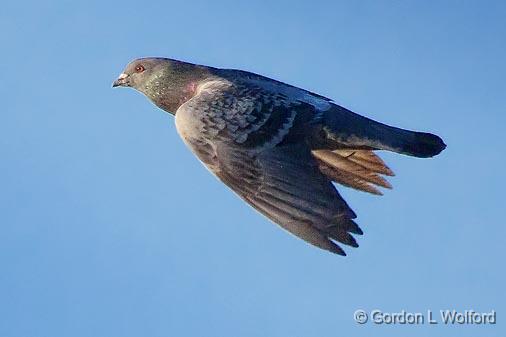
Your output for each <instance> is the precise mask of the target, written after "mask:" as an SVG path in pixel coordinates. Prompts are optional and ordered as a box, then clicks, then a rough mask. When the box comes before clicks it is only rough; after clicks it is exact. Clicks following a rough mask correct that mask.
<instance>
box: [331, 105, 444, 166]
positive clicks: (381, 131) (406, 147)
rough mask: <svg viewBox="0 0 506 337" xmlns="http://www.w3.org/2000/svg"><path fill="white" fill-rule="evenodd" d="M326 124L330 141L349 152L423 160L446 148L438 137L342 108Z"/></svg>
mask: <svg viewBox="0 0 506 337" xmlns="http://www.w3.org/2000/svg"><path fill="white" fill-rule="evenodd" d="M323 123H324V127H323V130H324V131H325V132H326V135H327V138H328V139H329V140H330V141H332V142H335V143H338V144H342V145H344V146H347V147H350V148H370V149H374V150H389V151H393V152H397V153H402V154H406V155H409V156H414V157H420V158H428V157H433V156H435V155H438V154H439V153H440V152H441V151H443V150H444V149H445V148H446V144H445V143H444V142H443V140H442V139H441V138H440V137H438V136H436V135H433V134H431V133H425V132H416V131H410V130H404V129H400V128H396V127H393V126H389V125H385V124H382V123H379V122H376V121H373V120H372V119H369V118H366V117H363V116H360V115H357V114H355V113H354V112H351V111H350V110H348V109H345V108H343V107H341V106H339V105H333V107H332V108H331V109H329V110H328V111H326V112H325V115H324V119H323Z"/></svg>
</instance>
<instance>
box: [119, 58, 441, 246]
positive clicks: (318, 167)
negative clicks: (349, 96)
mask: <svg viewBox="0 0 506 337" xmlns="http://www.w3.org/2000/svg"><path fill="white" fill-rule="evenodd" d="M113 87H132V88H134V89H136V90H138V91H140V92H141V93H143V94H144V95H145V96H147V97H148V98H149V99H150V100H151V101H152V102H153V103H154V104H155V105H156V106H158V107H160V108H161V109H162V110H164V111H167V112H168V113H170V114H172V115H174V116H175V119H176V128H177V131H178V133H179V135H180V136H181V138H182V139H183V141H184V142H185V143H186V145H187V146H188V147H189V148H190V149H191V150H192V151H193V153H194V154H195V155H196V156H197V157H198V158H199V159H200V160H201V161H202V163H203V164H204V165H205V166H206V167H207V168H208V169H209V170H210V171H211V172H212V173H213V174H215V175H216V176H217V177H218V178H219V179H220V180H221V181H222V182H223V183H225V184H226V185H227V186H228V187H230V188H231V189H232V190H233V191H234V192H235V193H237V195H239V196H240V197H241V198H242V199H243V200H244V201H246V202H247V203H248V204H250V205H251V206H253V207H254V208H255V209H257V210H258V211H259V212H260V213H262V214H263V215H265V216H266V217H267V218H269V219H270V220H272V221H273V222H275V223H277V224H278V225H280V226H281V227H282V228H284V229H285V230H287V231H289V232H290V233H292V234H294V235H296V236H298V237H299V238H301V239H303V240H305V241H307V242H308V243H310V244H313V245H315V246H317V247H319V248H322V249H325V250H328V251H330V252H333V253H336V254H340V255H346V254H345V252H344V251H343V249H342V248H341V247H340V246H339V245H338V243H342V244H345V245H349V246H352V247H357V246H358V245H357V242H356V241H355V239H354V237H353V236H352V235H351V234H358V235H361V234H363V233H362V230H361V229H360V227H359V226H358V225H357V224H356V223H355V222H354V221H353V219H355V218H356V215H355V213H354V212H353V210H352V209H351V208H350V207H349V206H348V204H347V203H346V201H344V199H343V198H342V197H341V196H340V195H339V193H338V191H337V190H336V188H335V186H334V184H332V182H335V183H337V184H340V185H343V186H348V187H351V188H354V189H357V190H361V191H365V192H369V193H372V194H381V192H380V190H379V189H378V187H385V188H391V185H390V184H389V183H388V182H387V181H386V180H385V178H384V177H383V176H393V175H394V173H393V172H392V171H391V170H390V169H389V168H388V167H387V166H386V165H385V163H384V162H383V161H382V160H381V159H380V158H379V157H378V156H377V155H376V154H375V152H374V151H376V150H388V151H393V152H397V153H401V154H405V155H409V156H414V157H420V158H427V157H432V156H435V155H437V154H439V153H440V152H441V151H442V150H443V149H444V148H445V147H446V145H445V144H444V142H443V141H442V139H441V138H439V137H438V136H436V135H433V134H430V133H424V132H415V131H409V130H403V129H399V128H396V127H392V126H388V125H385V124H382V123H379V122H376V121H373V120H371V119H369V118H366V117H363V116H360V115H357V114H355V113H353V112H351V111H350V110H347V109H345V108H343V107H341V106H339V105H337V104H335V103H334V102H333V101H332V100H331V99H329V98H326V97H323V96H320V95H318V94H315V93H312V92H309V91H306V90H303V89H300V88H297V87H294V86H291V85H289V84H285V83H282V82H279V81H276V80H273V79H270V78H267V77H264V76H261V75H257V74H253V73H250V72H246V71H241V70H231V69H218V68H213V67H207V66H202V65H196V64H191V63H186V62H182V61H177V60H172V59H167V58H141V59H137V60H134V61H132V62H131V63H130V64H128V65H127V67H126V68H125V70H124V71H123V73H122V74H121V75H120V76H119V77H118V79H117V80H116V81H115V82H114V83H113Z"/></svg>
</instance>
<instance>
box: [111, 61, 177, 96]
mask: <svg viewBox="0 0 506 337" xmlns="http://www.w3.org/2000/svg"><path fill="white" fill-rule="evenodd" d="M169 67H170V60H168V59H163V58H154V57H150V58H140V59H136V60H133V61H132V62H130V63H129V64H128V65H127V66H126V67H125V69H124V70H123V72H122V73H121V74H120V75H119V76H118V78H117V79H116V80H115V81H114V82H113V84H112V86H113V88H114V87H132V88H134V89H137V90H139V91H141V92H144V90H145V89H146V87H147V88H149V84H150V83H151V82H152V80H153V79H155V78H161V77H163V75H164V74H166V70H167V69H168V68H169Z"/></svg>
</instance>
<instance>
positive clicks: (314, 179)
mask: <svg viewBox="0 0 506 337" xmlns="http://www.w3.org/2000/svg"><path fill="white" fill-rule="evenodd" d="M215 163H216V164H217V165H216V166H215V170H214V172H215V174H216V175H217V176H218V178H219V179H220V180H221V181H223V182H224V183H225V184H226V185H228V186H229V187H230V188H231V189H232V190H233V191H234V192H236V193H237V194H238V195H239V196H240V197H241V198H242V199H244V200H245V201H246V202H247V203H249V204H250V205H251V206H253V207H254V208H255V209H257V210H258V211H260V212H261V213H262V214H264V215H265V216H266V217H268V218H269V219H271V220H272V221H274V222H275V223H277V224H278V225H280V226H281V227H283V228H284V229H286V230H287V231H289V232H291V233H292V234H294V235H296V236H298V237H300V238H301V239H303V240H305V241H307V242H309V243H311V244H313V245H315V246H317V247H320V248H323V249H326V250H329V251H331V252H333V253H337V254H341V255H346V254H345V253H344V251H343V250H342V249H341V248H340V247H339V246H338V245H337V244H336V243H335V242H334V241H337V242H340V243H344V244H346V245H350V246H353V247H358V245H357V243H356V241H355V239H354V238H353V237H352V236H351V235H350V233H355V234H362V231H361V229H360V228H359V227H358V225H357V224H356V223H355V222H354V221H353V220H352V219H354V218H355V217H356V215H355V213H354V212H353V211H352V210H351V209H350V207H349V206H348V205H347V204H346V202H345V201H344V200H343V199H342V198H341V196H340V195H339V193H338V192H337V190H336V189H335V187H334V186H333V185H332V183H331V182H330V180H329V179H328V178H327V177H325V176H324V175H323V174H322V173H321V172H320V170H319V168H318V165H317V163H316V161H315V160H314V158H313V157H312V155H311V153H310V151H309V149H308V148H307V146H306V145H305V144H287V145H282V146H275V147H273V148H270V149H265V150H264V151H262V152H260V153H258V154H257V155H255V156H251V154H250V153H249V152H247V151H244V150H242V149H240V148H238V147H237V146H230V145H227V144H225V143H221V144H218V145H217V147H216V157H215Z"/></svg>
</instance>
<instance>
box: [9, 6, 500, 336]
mask: <svg viewBox="0 0 506 337" xmlns="http://www.w3.org/2000/svg"><path fill="white" fill-rule="evenodd" d="M505 17H506V6H505V3H504V2H503V1H439V2H436V1H361V2H355V1H335V2H334V1H328V2H325V1H323V2H317V1H307V2H301V1H300V2H295V1H278V2H275V3H272V2H267V1H256V2H252V1H249V2H237V1H212V2H204V1H148V2H145V3H142V2H139V1H129V0H124V1H121V2H117V3H113V2H99V1H86V2H81V3H76V2H74V1H47V2H46V1H43V2H41V1H30V0H29V1H26V2H23V3H21V2H16V3H14V2H13V1H8V2H6V3H3V4H2V11H0V45H1V46H2V51H1V53H0V55H1V56H0V60H1V61H2V62H1V67H2V68H1V80H0V97H1V100H2V108H1V114H0V155H1V161H0V163H1V165H0V186H1V189H0V266H1V272H0V336H3V337H25V336H30V337H44V336H48V337H57V336H74V337H79V336H107V337H110V336H122V337H128V336H301V337H302V336H305V337H307V336H342V335H346V336H349V335H351V336H353V335H366V334H368V335H375V336H405V335H406V334H410V335H412V336H425V335H428V334H431V335H434V334H439V335H442V334H444V335H455V336H456V335H458V336H475V335H480V336H504V333H505V328H504V322H502V321H503V317H504V314H505V313H506V306H505V303H506V298H505V292H504V284H506V273H505V271H504V256H505V248H504V242H505V241H504V240H505V239H504V238H505V236H506V231H505V223H504V220H503V218H504V188H505V187H506V186H505V184H504V173H503V172H504V166H505V164H506V162H505V159H504V148H505V146H506V136H505V135H504V127H505V126H506V103H505V99H504V98H505V93H506V85H505V83H506V81H505V78H506V66H505V60H506V47H505V43H504V41H505V39H506V20H504V18H505ZM140 56H166V57H173V58H178V59H182V60H186V61H191V62H196V63H202V64H208V65H213V66H218V67H229V68H240V69H245V70H250V71H254V72H258V73H261V74H264V75H267V76H270V77H274V78H276V79H279V80H282V81H285V82H288V83H291V84H294V85H297V86H301V87H303V88H306V89H309V90H312V91H315V92H318V93H320V94H323V95H326V96H328V97H331V98H333V99H335V100H336V102H338V103H340V104H342V105H344V106H346V107H348V108H350V109H352V110H354V111H356V112H358V113H361V114H364V115H366V116H368V117H371V118H374V119H377V120H379V121H382V122H385V123H389V124H393V125H396V126H400V127H405V128H410V129H417V130H422V131H429V132H433V133H437V134H438V135H440V136H442V137H443V138H444V140H445V142H446V143H447V144H448V148H447V150H446V151H445V152H444V153H443V154H442V155H441V156H439V157H436V158H434V159H430V160H422V159H416V158H410V157H405V156H400V155H395V154H390V153H385V154H383V158H384V159H385V160H386V161H387V162H388V164H389V165H390V167H391V168H392V169H393V170H394V171H395V172H396V173H397V176H396V177H394V178H393V179H391V182H392V183H393V185H394V190H393V191H387V193H386V194H385V196H383V197H375V196H371V195H367V194H365V193H360V192H356V191H351V190H348V189H345V188H340V191H341V192H342V194H343V195H344V196H345V198H346V200H347V201H348V202H349V204H350V205H351V206H352V208H353V209H354V210H355V211H356V213H357V214H358V216H359V217H358V222H359V224H360V225H361V226H362V228H363V229H364V231H365V235H364V236H363V237H360V238H359V244H360V246H361V247H360V248H358V249H352V248H349V249H347V251H348V253H349V256H348V257H346V258H342V257H339V256H334V255H331V254H328V253H326V252H324V251H321V250H318V249H315V248H312V247H310V246H308V245H306V244H305V243H304V242H302V241H300V240H296V239H295V238H293V237H291V236H289V235H287V234H286V233H285V232H284V231H282V230H280V229H279V228H277V227H276V226H274V225H272V224H271V223H270V222H268V221H267V220H266V219H265V218H263V217H261V216H260V215H258V214H257V213H256V212H254V211H253V210H252V209H250V208H249V207H248V206H247V205H245V204H244V203H243V202H242V201H240V200H239V199H238V198H237V197H235V196H234V195H233V194H232V193H231V192H230V191H229V190H228V189H227V188H226V187H225V186H224V185H222V184H220V183H219V182H218V181H217V180H216V179H215V178H213V177H212V176H211V175H210V174H209V172H208V171H207V170H206V169H204V168H203V167H202V166H201V165H200V163H199V162H198V161H197V159H195V158H194V156H193V155H192V154H191V153H190V152H189V151H188V150H187V149H186V148H185V146H184V144H183V143H182V141H181V140H180V139H179V137H178V135H177V134H176V130H175V127H174V121H173V118H172V117H171V116H170V115H168V114H165V113H163V112H162V111H161V110H158V109H156V108H155V107H154V106H153V105H152V104H150V103H149V102H148V101H147V100H146V99H145V98H144V97H143V96H142V95H140V94H138V93H136V92H134V91H132V90H119V89H115V90H113V89H111V82H112V81H113V80H114V79H115V77H116V76H117V75H118V74H119V73H120V72H121V70H122V69H123V67H124V66H125V64H126V63H127V62H129V61H130V60H131V59H133V58H136V57H140ZM357 309H365V310H373V309H381V310H383V311H386V312H389V311H390V312H396V311H401V310H403V309H404V310H408V311H413V312H426V311H427V310H434V311H436V312H437V311H438V310H440V309H457V310H465V309H473V310H476V311H490V310H496V311H497V312H498V323H497V324H496V325H491V326H476V325H475V326H469V325H465V326H444V325H442V324H439V325H430V326H429V325H422V326H409V325H393V326H392V325H390V326H386V325H381V326H379V325H374V324H365V325H358V324H356V323H355V322H354V321H353V312H354V311H355V310H357Z"/></svg>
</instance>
